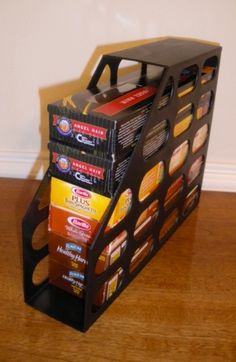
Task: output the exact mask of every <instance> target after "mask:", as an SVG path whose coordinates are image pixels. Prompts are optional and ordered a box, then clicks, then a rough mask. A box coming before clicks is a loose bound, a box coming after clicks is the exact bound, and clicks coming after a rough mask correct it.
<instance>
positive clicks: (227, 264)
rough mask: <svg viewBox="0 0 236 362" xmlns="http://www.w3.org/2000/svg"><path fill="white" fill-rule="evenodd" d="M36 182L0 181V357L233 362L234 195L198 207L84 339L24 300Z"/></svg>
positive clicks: (208, 198) (207, 196) (211, 195)
mask: <svg viewBox="0 0 236 362" xmlns="http://www.w3.org/2000/svg"><path fill="white" fill-rule="evenodd" d="M37 185H38V182H37V181H24V180H7V179H1V180H0V198H1V199H0V200H1V201H0V215H1V217H0V239H1V242H0V268H1V272H0V278H1V281H0V288H1V289H0V291H1V295H0V361H1V362H3V361H14V362H18V361H33V362H38V361H44V362H45V361H46V362H47V361H49V362H50V361H68V362H71V361H75V362H77V361H86V362H88V361H92V362H93V361H95V362H100V361H109V362H110V361H111V362H113V361H117V362H119V361H122V362H125V361H142V362H144V361H158V362H159V361H167V362H171V361H181V362H182V361H204V362H205V361H206V362H208V361H217V362H218V361H222V362H227V361H236V194H230V193H215V192H203V194H202V198H201V201H200V205H199V207H198V208H197V209H196V210H195V211H194V212H193V213H192V214H191V215H190V217H189V218H188V220H186V221H185V223H184V224H183V225H182V226H181V227H180V228H179V230H178V231H177V232H176V233H175V235H174V236H173V237H172V238H171V239H170V240H169V241H168V242H167V244H166V245H165V246H164V247H163V248H162V249H161V250H160V251H159V253H158V254H157V255H156V256H155V257H154V258H153V259H152V261H151V262H150V263H149V264H148V265H147V266H146V267H145V268H144V269H143V271H142V272H141V273H140V274H139V276H138V277H137V278H136V279H135V280H134V281H133V282H132V283H131V284H130V286H129V287H128V288H127V289H126V290H125V291H124V292H123V293H122V294H121V295H120V297H119V298H118V299H117V300H116V301H115V302H114V303H113V304H112V306H110V308H109V309H108V310H107V311H106V312H105V313H104V314H103V316H102V317H101V318H99V319H98V320H97V322H96V323H95V324H94V325H93V326H92V327H91V328H90V330H89V331H88V332H87V333H86V334H81V333H80V332H77V331H76V330H74V329H72V328H70V327H68V326H66V325H63V324H62V323H60V322H58V321H56V320H53V319H51V318H50V317H48V316H47V315H44V314H43V313H40V312H38V311H36V310H34V309H32V308H31V307H29V306H27V305H25V304H24V302H23V293H22V265H21V260H22V258H21V252H22V251H21V235H20V228H21V225H20V223H21V219H22V216H23V214H24V212H25V210H26V208H27V205H28V204H29V202H30V200H31V198H32V196H33V194H34V192H35V190H36V188H37Z"/></svg>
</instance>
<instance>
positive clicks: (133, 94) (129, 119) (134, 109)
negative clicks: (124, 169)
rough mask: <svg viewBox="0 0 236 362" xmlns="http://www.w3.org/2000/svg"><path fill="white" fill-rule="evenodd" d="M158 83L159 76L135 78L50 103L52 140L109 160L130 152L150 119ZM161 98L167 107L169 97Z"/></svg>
mask: <svg viewBox="0 0 236 362" xmlns="http://www.w3.org/2000/svg"><path fill="white" fill-rule="evenodd" d="M157 82H159V76H158V77H157V78H156V77H154V78H151V80H150V79H149V80H147V79H146V78H145V79H144V78H143V79H142V80H141V79H140V77H139V78H138V77H136V79H133V80H132V81H130V82H125V83H122V84H119V85H116V86H113V87H110V88H107V89H105V90H103V91H100V90H98V89H96V90H93V91H90V90H85V91H82V92H80V93H77V94H74V95H71V96H69V97H66V98H64V99H62V100H59V101H57V102H55V103H53V104H49V105H48V112H49V121H50V139H51V140H56V141H59V142H61V143H65V144H67V145H69V146H73V147H76V148H80V149H82V150H84V151H87V152H89V153H93V154H97V155H100V156H101V157H106V158H110V159H111V158H113V159H116V158H117V157H118V156H120V155H121V154H123V153H128V152H130V151H131V150H132V148H133V147H134V145H135V143H136V142H137V140H138V138H139V134H140V132H141V129H142V126H143V124H144V122H145V120H146V119H147V115H148V112H149V110H150V107H151V105H152V101H153V99H154V97H155V94H156V92H157ZM167 92H168V89H167ZM162 98H163V99H162V103H163V105H165V99H167V101H168V97H166V96H165V97H162ZM162 103H161V104H162Z"/></svg>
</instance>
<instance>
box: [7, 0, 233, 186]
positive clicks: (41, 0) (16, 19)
mask: <svg viewBox="0 0 236 362" xmlns="http://www.w3.org/2000/svg"><path fill="white" fill-rule="evenodd" d="M235 19H236V1H235V0H225V1H223V2H222V1H220V0H208V1H205V0H198V1H191V0H178V1H171V0H165V1H163V0H162V1H157V0H146V1H144V0H129V1H127V0H119V1H117V0H38V1H37V0H20V1H18V0H5V1H4V0H0V45H1V56H0V74H1V81H0V102H1V121H0V122H1V131H2V132H1V141H0V176H2V177H4V176H6V177H8V176H9V177H27V176H28V175H31V176H36V175H38V176H39V177H40V176H41V175H42V164H44V167H46V165H47V147H46V144H47V139H48V130H47V127H48V122H47V112H46V104H47V103H48V102H50V101H53V100H55V99H57V98H60V97H61V96H64V95H66V94H69V93H71V92H74V91H76V90H77V89H79V88H80V87H81V86H82V87H83V86H85V85H86V81H87V80H88V77H89V74H90V72H91V69H92V68H93V66H94V65H95V62H96V59H97V58H98V56H99V54H101V53H103V52H105V51H109V50H113V49H119V48H122V47H127V46H129V45H133V43H132V42H131V43H128V44H126V45H125V44H124V42H129V41H134V40H141V42H142V40H144V39H149V40H150V38H155V37H160V36H166V35H174V36H184V37H194V38H200V39H206V40H210V41H215V42H219V43H221V45H222V46H223V53H222V62H221V70H220V77H219V83H218V92H217V97H216V103H215V111H214V117H213V122H214V126H213V128H212V134H211V140H210V147H209V153H208V159H207V168H206V176H205V182H204V187H205V188H207V189H218V190H234V191H236V146H235V141H234V139H235V134H236V104H235V103H236V102H235V89H236V72H235V58H236V57H235V56H236V51H235V34H236V21H235ZM116 43H123V44H116ZM137 44H139V42H138V43H137ZM79 78H80V80H81V82H79Z"/></svg>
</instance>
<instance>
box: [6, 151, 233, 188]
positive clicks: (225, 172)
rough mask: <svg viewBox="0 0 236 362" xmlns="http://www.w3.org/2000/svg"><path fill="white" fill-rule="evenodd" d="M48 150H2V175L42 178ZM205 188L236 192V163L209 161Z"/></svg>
mask: <svg viewBox="0 0 236 362" xmlns="http://www.w3.org/2000/svg"><path fill="white" fill-rule="evenodd" d="M47 167H48V152H46V151H45V152H41V153H39V154H37V153H36V152H33V151H32V152H29V151H27V152H18V151H15V150H11V151H0V170H1V171H0V177H9V178H35V179H38V180H40V179H42V177H43V175H44V173H45V171H46V170H47ZM203 190H209V191H227V192H236V164H227V163H207V164H206V168H205V175H204V180H203Z"/></svg>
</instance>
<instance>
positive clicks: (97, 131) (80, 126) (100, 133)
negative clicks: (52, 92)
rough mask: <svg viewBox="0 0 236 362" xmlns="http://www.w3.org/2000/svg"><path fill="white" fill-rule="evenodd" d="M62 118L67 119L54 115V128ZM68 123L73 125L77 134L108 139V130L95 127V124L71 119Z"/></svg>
mask: <svg viewBox="0 0 236 362" xmlns="http://www.w3.org/2000/svg"><path fill="white" fill-rule="evenodd" d="M60 118H65V117H60V116H57V115H56V114H54V115H53V125H54V126H56V125H57V124H58V121H59V120H60ZM68 121H69V122H70V123H71V125H72V129H73V131H75V132H77V133H83V134H86V135H88V136H92V137H96V138H100V139H102V140H106V139H107V129H106V128H103V127H99V126H94V125H93V124H89V123H85V122H81V121H77V120H75V119H71V118H69V119H68Z"/></svg>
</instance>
